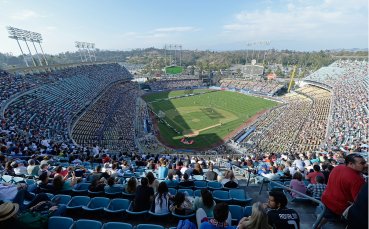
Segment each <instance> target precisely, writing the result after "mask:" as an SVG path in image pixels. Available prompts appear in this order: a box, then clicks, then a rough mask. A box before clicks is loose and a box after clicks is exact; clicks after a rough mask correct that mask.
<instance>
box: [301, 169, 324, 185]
mask: <svg viewBox="0 0 369 229" xmlns="http://www.w3.org/2000/svg"><path fill="white" fill-rule="evenodd" d="M313 169H314V172H311V173H308V174H306V176H305V179H306V180H309V181H310V183H312V184H316V181H315V177H317V176H321V177H323V178H324V174H323V173H322V172H320V166H319V165H314V166H313ZM305 173H307V171H306V170H305Z"/></svg>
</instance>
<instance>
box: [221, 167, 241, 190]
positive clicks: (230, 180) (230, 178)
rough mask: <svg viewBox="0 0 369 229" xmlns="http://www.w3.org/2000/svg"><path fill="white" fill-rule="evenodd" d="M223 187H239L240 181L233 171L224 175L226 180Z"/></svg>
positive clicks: (228, 171)
mask: <svg viewBox="0 0 369 229" xmlns="http://www.w3.org/2000/svg"><path fill="white" fill-rule="evenodd" d="M221 183H222V185H223V186H224V187H227V188H237V187H238V180H237V179H236V177H235V176H234V173H233V171H232V170H227V171H225V173H224V178H223V179H222V182H221Z"/></svg>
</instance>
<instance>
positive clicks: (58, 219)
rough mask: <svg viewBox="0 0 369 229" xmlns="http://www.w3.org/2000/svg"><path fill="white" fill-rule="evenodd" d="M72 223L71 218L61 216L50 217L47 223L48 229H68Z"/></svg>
mask: <svg viewBox="0 0 369 229" xmlns="http://www.w3.org/2000/svg"><path fill="white" fill-rule="evenodd" d="M73 223H74V221H73V219H72V218H69V217H62V216H52V217H50V218H49V221H48V226H47V228H48V229H69V228H70V227H71V226H72V224H73Z"/></svg>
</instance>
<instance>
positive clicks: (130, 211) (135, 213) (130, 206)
mask: <svg viewBox="0 0 369 229" xmlns="http://www.w3.org/2000/svg"><path fill="white" fill-rule="evenodd" d="M126 212H127V214H128V215H131V216H146V214H147V213H148V212H149V211H147V210H145V211H140V212H135V211H133V202H131V203H130V204H129V207H128V209H127V210H126Z"/></svg>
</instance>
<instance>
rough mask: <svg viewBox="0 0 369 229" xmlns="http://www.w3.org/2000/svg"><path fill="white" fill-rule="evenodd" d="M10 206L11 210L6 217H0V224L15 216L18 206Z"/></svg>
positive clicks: (14, 204)
mask: <svg viewBox="0 0 369 229" xmlns="http://www.w3.org/2000/svg"><path fill="white" fill-rule="evenodd" d="M10 204H12V206H13V208H12V210H11V211H10V212H9V213H7V214H6V215H4V216H0V222H1V221H5V220H7V219H9V218H11V217H13V216H14V215H15V214H17V212H18V210H19V205H18V204H16V203H10Z"/></svg>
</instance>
